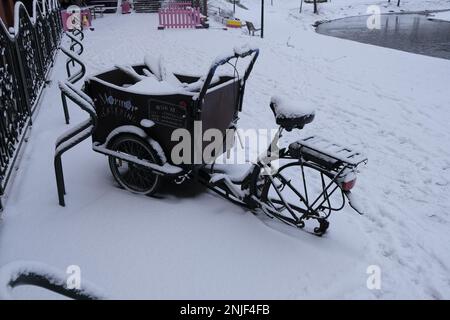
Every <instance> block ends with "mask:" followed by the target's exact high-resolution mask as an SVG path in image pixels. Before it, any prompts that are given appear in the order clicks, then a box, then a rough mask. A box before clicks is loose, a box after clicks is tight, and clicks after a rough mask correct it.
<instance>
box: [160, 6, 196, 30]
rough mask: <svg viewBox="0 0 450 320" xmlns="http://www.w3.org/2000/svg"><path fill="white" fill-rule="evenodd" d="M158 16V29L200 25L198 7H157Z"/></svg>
mask: <svg viewBox="0 0 450 320" xmlns="http://www.w3.org/2000/svg"><path fill="white" fill-rule="evenodd" d="M189 5H190V4H189ZM158 16H159V26H158V29H165V28H200V27H201V22H200V8H190V7H186V8H166V9H159V11H158Z"/></svg>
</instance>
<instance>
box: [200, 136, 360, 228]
mask: <svg viewBox="0 0 450 320" xmlns="http://www.w3.org/2000/svg"><path fill="white" fill-rule="evenodd" d="M282 132H283V128H282V127H280V128H279V129H278V132H277V134H276V135H275V136H274V138H273V139H272V141H271V143H270V145H269V147H268V148H267V150H266V152H265V153H263V154H262V155H260V156H259V158H258V160H257V162H256V163H254V164H253V165H252V167H251V168H250V169H249V171H248V174H247V175H246V176H245V177H244V179H243V180H242V181H241V182H240V183H234V182H232V181H231V179H230V178H229V177H228V176H227V175H224V174H220V175H219V177H214V175H213V176H212V177H211V176H208V180H204V181H203V182H204V184H205V185H206V186H207V187H208V188H209V189H211V190H213V191H214V192H216V193H218V194H219V195H221V196H222V197H224V198H226V199H228V200H230V201H232V202H233V203H235V204H238V205H240V206H244V207H246V208H247V209H250V210H252V211H257V210H262V211H263V212H264V213H265V214H266V215H268V216H270V217H272V218H277V219H279V220H281V221H283V222H284V223H287V224H290V225H293V226H295V227H298V228H303V227H304V226H305V222H304V220H309V219H315V220H317V221H318V222H319V227H317V228H315V229H314V232H315V233H316V234H319V235H321V234H323V233H324V232H325V231H326V229H327V228H328V221H327V218H328V217H329V216H330V214H331V213H332V212H333V211H339V210H342V209H343V208H344V206H345V203H346V198H347V197H348V194H349V192H347V191H345V190H343V189H342V188H341V186H340V183H339V181H338V179H339V177H341V176H342V175H343V174H344V172H346V170H348V169H354V168H355V167H356V166H357V165H353V164H349V163H347V164H344V165H341V166H340V167H339V170H327V169H326V168H324V167H322V166H321V165H320V164H318V163H315V162H313V161H310V160H305V159H303V157H298V156H295V155H293V154H291V152H290V150H289V148H282V149H280V148H279V146H278V141H279V139H280V138H281V136H282ZM279 159H283V160H288V161H289V160H290V161H289V162H288V163H286V164H284V165H282V166H281V167H280V168H278V169H277V170H274V169H273V168H272V163H273V161H274V160H279ZM294 166H298V167H300V168H301V173H302V183H303V190H302V191H300V190H297V189H296V188H295V186H293V185H292V183H291V180H290V179H289V178H286V177H285V176H284V175H283V174H282V173H281V172H282V171H283V170H284V169H286V168H288V167H294ZM305 168H310V169H312V170H315V171H316V172H318V173H319V174H320V181H321V187H322V192H321V193H320V194H319V195H317V196H315V197H314V198H313V199H310V196H309V194H308V184H307V181H306V178H305ZM261 172H263V173H264V174H262V173H261ZM325 177H326V178H328V179H329V181H328V182H326V181H325ZM275 180H278V181H279V182H281V184H282V187H281V190H280V188H279V186H278V185H277V183H276V182H275ZM258 184H263V188H265V189H263V190H258ZM270 186H272V187H273V188H274V190H275V191H276V193H277V196H278V197H279V199H278V200H277V199H273V198H269V197H268V194H267V193H268V190H269V189H270ZM286 187H288V188H290V189H291V190H292V191H293V192H294V194H295V195H296V196H297V197H298V201H299V203H300V204H302V205H303V206H304V207H305V208H301V207H300V206H298V205H296V204H292V203H290V202H289V201H287V200H286V199H284V197H283V194H282V191H283V190H284V188H286ZM268 188H269V189H268ZM339 191H340V192H341V196H342V203H341V204H340V206H336V207H333V206H332V204H331V201H330V198H331V196H332V195H333V194H335V193H336V192H339ZM302 192H303V194H302ZM349 203H350V204H351V202H350V201H349ZM274 204H277V205H283V207H284V208H286V209H287V211H288V212H289V214H290V216H285V215H283V214H282V213H281V212H280V211H279V209H277V208H276V207H275V205H274ZM352 207H353V206H352ZM354 209H355V208H354ZM355 210H356V209H355ZM356 211H358V210H356Z"/></svg>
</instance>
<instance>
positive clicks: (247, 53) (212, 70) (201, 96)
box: [198, 49, 259, 104]
mask: <svg viewBox="0 0 450 320" xmlns="http://www.w3.org/2000/svg"><path fill="white" fill-rule="evenodd" d="M252 54H253V58H252V60H251V61H250V63H249V65H248V66H247V69H246V70H245V74H244V78H243V79H244V82H245V81H247V79H248V77H249V76H250V72H251V71H252V69H253V65H254V64H255V62H256V59H257V58H258V55H259V49H249V50H247V51H245V52H242V53H237V52H236V51H235V52H234V55H232V56H229V57H226V58H223V59H221V60H219V61H216V62H215V63H214V64H213V65H212V66H211V68H210V69H209V72H208V75H207V76H206V79H205V83H204V84H203V87H202V89H201V90H200V94H199V96H198V101H199V104H201V103H202V101H203V99H204V98H205V96H206V92H207V91H208V88H209V86H210V85H211V81H212V79H213V77H214V74H215V73H216V70H217V68H218V67H220V66H223V65H224V64H226V63H228V62H229V61H230V60H232V59H238V58H245V57H248V56H250V55H252Z"/></svg>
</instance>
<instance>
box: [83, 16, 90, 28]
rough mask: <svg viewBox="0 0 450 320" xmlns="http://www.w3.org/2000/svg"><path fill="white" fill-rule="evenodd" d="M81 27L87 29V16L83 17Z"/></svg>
mask: <svg viewBox="0 0 450 320" xmlns="http://www.w3.org/2000/svg"><path fill="white" fill-rule="evenodd" d="M83 27H85V28H89V20H88V17H87V16H85V15H84V16H83Z"/></svg>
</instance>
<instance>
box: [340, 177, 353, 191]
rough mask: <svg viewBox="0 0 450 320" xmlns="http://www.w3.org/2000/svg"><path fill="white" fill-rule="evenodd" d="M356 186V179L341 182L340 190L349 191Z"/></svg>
mask: <svg viewBox="0 0 450 320" xmlns="http://www.w3.org/2000/svg"><path fill="white" fill-rule="evenodd" d="M355 184H356V177H355V178H354V179H353V180H350V181H346V182H342V183H341V188H342V190H344V191H350V190H351V189H352V188H353V187H354V186H355Z"/></svg>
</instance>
